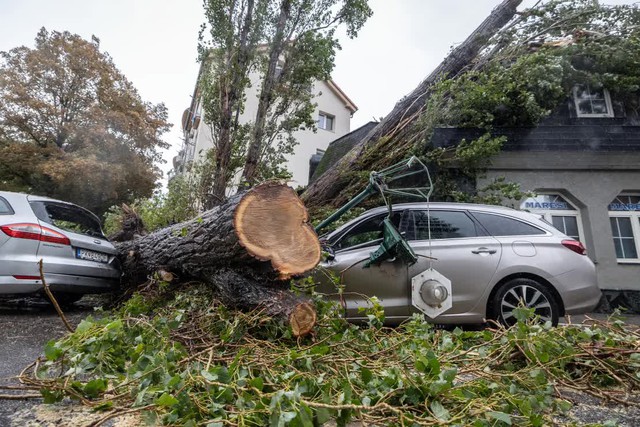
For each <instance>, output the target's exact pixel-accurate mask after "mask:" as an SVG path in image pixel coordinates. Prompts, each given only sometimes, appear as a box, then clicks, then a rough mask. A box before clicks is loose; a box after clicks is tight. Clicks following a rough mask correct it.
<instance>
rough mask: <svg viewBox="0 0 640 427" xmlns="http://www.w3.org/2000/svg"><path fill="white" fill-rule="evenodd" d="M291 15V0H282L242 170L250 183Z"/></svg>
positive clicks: (262, 145) (254, 178)
mask: <svg viewBox="0 0 640 427" xmlns="http://www.w3.org/2000/svg"><path fill="white" fill-rule="evenodd" d="M290 15H291V0H282V2H281V3H280V15H279V16H278V23H277V25H276V33H275V35H274V38H273V41H272V42H271V45H270V48H269V63H268V64H267V71H266V72H265V76H264V80H263V81H262V88H261V90H260V99H259V101H258V110H257V112H256V120H255V124H254V125H253V131H252V134H251V142H250V145H249V149H248V150H247V158H246V160H245V164H244V171H243V172H242V180H243V181H244V182H246V183H248V184H249V185H254V184H255V182H256V179H257V175H258V162H259V159H260V153H261V152H262V149H263V147H264V141H263V140H264V128H265V126H266V122H267V113H268V111H269V107H271V104H272V103H273V90H274V87H275V85H276V80H277V76H276V68H277V65H278V60H279V59H280V55H282V51H283V50H284V47H285V44H286V43H288V42H289V40H285V34H284V32H285V27H286V25H287V21H288V20H289V17H290Z"/></svg>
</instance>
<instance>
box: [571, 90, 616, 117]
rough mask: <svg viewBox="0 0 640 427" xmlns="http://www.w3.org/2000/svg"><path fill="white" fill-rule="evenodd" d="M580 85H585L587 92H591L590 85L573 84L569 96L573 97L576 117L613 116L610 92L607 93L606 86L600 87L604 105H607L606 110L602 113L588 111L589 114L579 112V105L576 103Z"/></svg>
mask: <svg viewBox="0 0 640 427" xmlns="http://www.w3.org/2000/svg"><path fill="white" fill-rule="evenodd" d="M581 87H585V88H586V89H587V90H588V91H589V94H591V93H592V92H591V91H592V88H591V86H590V85H588V84H585V85H575V86H574V87H573V89H572V91H571V98H572V99H573V105H574V106H575V108H576V117H578V118H607V117H614V113H613V104H612V103H611V94H610V93H609V91H608V90H607V89H606V88H604V87H603V88H602V95H603V98H604V103H605V106H606V107H607V112H606V113H604V114H602V113H601V114H597V113H589V114H585V113H581V112H580V105H579V103H578V97H577V95H578V89H580V88H581Z"/></svg>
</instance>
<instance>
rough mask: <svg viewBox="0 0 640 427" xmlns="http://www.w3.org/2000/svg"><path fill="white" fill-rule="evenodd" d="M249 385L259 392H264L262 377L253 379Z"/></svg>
mask: <svg viewBox="0 0 640 427" xmlns="http://www.w3.org/2000/svg"><path fill="white" fill-rule="evenodd" d="M249 385H250V386H251V387H254V388H257V389H258V390H259V391H262V389H263V387H264V380H263V379H262V378H261V377H257V378H252V379H251V380H249Z"/></svg>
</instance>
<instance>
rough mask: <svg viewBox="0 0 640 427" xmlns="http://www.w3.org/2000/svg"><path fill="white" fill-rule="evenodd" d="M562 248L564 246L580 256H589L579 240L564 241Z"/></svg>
mask: <svg viewBox="0 0 640 427" xmlns="http://www.w3.org/2000/svg"><path fill="white" fill-rule="evenodd" d="M562 246H564V247H565V248H569V249H571V250H572V251H573V252H575V253H577V254H580V255H586V254H587V249H586V248H585V247H584V245H583V244H582V243H580V242H578V241H577V240H569V239H567V240H563V241H562Z"/></svg>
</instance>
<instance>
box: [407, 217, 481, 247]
mask: <svg viewBox="0 0 640 427" xmlns="http://www.w3.org/2000/svg"><path fill="white" fill-rule="evenodd" d="M430 213H431V222H430V223H429V216H428V214H427V211H413V221H414V230H415V231H414V233H413V235H411V236H409V235H408V236H407V238H408V239H409V240H428V239H429V225H431V238H432V239H457V238H463V237H476V236H478V232H477V230H476V225H475V223H474V222H473V220H472V219H471V218H469V216H468V215H467V214H466V213H464V212H458V211H431V212H430Z"/></svg>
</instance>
